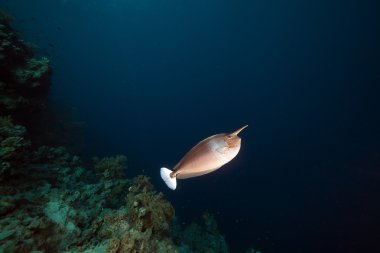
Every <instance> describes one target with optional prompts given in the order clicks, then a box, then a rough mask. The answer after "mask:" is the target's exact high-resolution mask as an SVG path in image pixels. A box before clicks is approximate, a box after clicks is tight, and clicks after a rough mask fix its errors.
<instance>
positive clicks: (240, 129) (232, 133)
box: [227, 125, 248, 135]
mask: <svg viewBox="0 0 380 253" xmlns="http://www.w3.org/2000/svg"><path fill="white" fill-rule="evenodd" d="M247 126H248V125H245V126H243V127H241V128H239V129H238V130H236V131H233V132H231V133H229V134H227V135H238V134H239V133H240V132H241V131H243V129H244V128H246V127H247Z"/></svg>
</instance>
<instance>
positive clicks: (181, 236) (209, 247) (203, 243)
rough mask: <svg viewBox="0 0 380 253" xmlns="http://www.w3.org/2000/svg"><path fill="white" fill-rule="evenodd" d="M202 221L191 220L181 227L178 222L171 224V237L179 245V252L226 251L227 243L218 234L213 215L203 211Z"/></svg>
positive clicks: (203, 252) (207, 252)
mask: <svg viewBox="0 0 380 253" xmlns="http://www.w3.org/2000/svg"><path fill="white" fill-rule="evenodd" d="M202 218H203V223H201V224H198V223H195V222H192V223H191V224H190V225H188V226H186V227H185V228H182V227H181V226H180V225H179V223H178V222H176V223H174V224H173V228H172V229H173V237H174V238H175V241H176V242H177V243H178V244H179V245H180V246H179V251H180V253H192V252H197V253H198V252H199V253H210V252H220V253H228V252H229V250H228V245H227V243H226V241H225V239H224V237H223V236H222V235H221V234H220V232H219V230H218V227H217V223H216V220H215V218H214V216H213V215H211V214H209V213H205V214H203V216H202Z"/></svg>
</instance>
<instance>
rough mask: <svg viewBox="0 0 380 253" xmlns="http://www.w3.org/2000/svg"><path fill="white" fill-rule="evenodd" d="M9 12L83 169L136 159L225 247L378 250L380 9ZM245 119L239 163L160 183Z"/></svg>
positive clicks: (226, 6)
mask: <svg viewBox="0 0 380 253" xmlns="http://www.w3.org/2000/svg"><path fill="white" fill-rule="evenodd" d="M0 7H1V8H2V9H4V10H5V11H7V12H8V13H10V14H11V15H12V16H13V17H14V21H12V24H13V26H14V27H15V28H16V29H17V30H18V31H19V32H20V33H21V34H22V37H23V38H25V40H29V41H32V42H33V43H35V44H36V45H38V51H37V53H38V55H41V56H46V57H48V58H49V59H50V62H51V64H52V68H53V75H52V86H51V88H50V91H49V103H50V104H51V105H52V106H53V107H56V108H66V109H62V110H57V111H61V114H57V115H55V117H56V118H59V120H58V121H59V122H60V124H61V125H62V124H65V120H66V121H67V122H76V123H75V124H76V126H78V125H79V127H77V128H80V130H79V133H78V131H76V133H73V134H72V135H75V134H76V136H75V137H74V138H72V139H73V140H71V141H70V142H69V141H67V142H68V143H67V144H68V146H71V147H72V149H73V150H75V152H76V153H77V154H78V155H80V156H81V157H84V160H85V159H86V157H93V156H112V155H115V154H124V155H126V156H127V159H128V162H127V169H126V174H127V175H131V176H134V175H138V174H145V175H147V176H149V177H150V178H151V182H152V183H153V185H154V187H155V188H156V189H157V190H158V191H161V192H163V193H164V195H165V196H166V198H167V199H168V200H169V201H170V202H171V203H172V205H173V206H174V208H175V210H176V216H178V217H179V219H181V220H182V221H183V222H184V223H186V222H190V221H191V220H193V219H194V217H199V216H200V215H201V214H202V213H203V212H204V211H208V212H210V213H212V214H214V215H215V218H216V220H217V222H218V225H219V228H220V231H221V233H222V234H223V235H224V236H225V239H226V241H227V243H228V245H229V248H230V251H231V252H243V251H244V250H246V249H247V248H249V247H254V248H255V249H256V248H257V249H259V250H261V251H262V252H264V253H269V252H311V253H312V252H321V251H324V252H365V251H367V252H380V246H379V241H380V198H379V194H380V46H379V45H380V3H379V2H378V1H369V0H364V1H353V0H347V1H294V0H290V1H281V0H272V1H253V0H252V1H246V0H241V1H226V0H219V1H216V0H207V1H194V0H193V1H190V0H180V1H173V0H161V1H158V0H139V1H133V0H112V1H110V0H86V1H84V0H83V1H80V0H50V1H43V0H33V1H28V0H0ZM67 114H69V116H68V115H67ZM46 124H47V125H48V124H50V123H49V120H47V121H46ZM67 124H70V123H67ZM245 124H248V125H249V127H248V128H247V129H245V130H244V131H243V132H241V134H240V136H241V138H242V147H241V150H240V153H239V154H238V156H237V157H236V158H235V159H234V160H233V161H232V162H230V163H229V164H227V165H225V166H224V167H223V168H222V169H220V170H218V171H217V172H215V173H211V174H208V175H205V176H202V177H198V178H193V179H189V180H179V181H178V188H177V189H176V190H175V191H171V190H170V189H169V188H167V187H166V185H165V184H164V183H163V181H162V180H161V178H160V175H159V169H160V167H161V166H165V167H168V168H173V167H174V166H175V164H176V163H177V162H178V161H179V159H180V158H181V157H182V156H183V155H184V153H186V152H187V151H188V150H189V149H190V148H191V147H192V146H193V145H195V144H196V143H197V142H198V141H200V140H202V139H203V138H206V137H208V136H210V135H213V134H216V133H222V132H229V131H232V130H235V129H237V128H239V127H241V126H243V125H245ZM74 132H75V131H74ZM67 139H69V137H67ZM67 139H66V140H67ZM52 142H54V141H52Z"/></svg>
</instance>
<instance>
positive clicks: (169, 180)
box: [160, 167, 177, 190]
mask: <svg viewBox="0 0 380 253" xmlns="http://www.w3.org/2000/svg"><path fill="white" fill-rule="evenodd" d="M172 172H173V171H171V170H169V169H168V168H164V167H162V168H161V171H160V174H161V178H162V180H164V182H165V184H166V185H167V186H168V187H169V188H170V189H172V190H175V188H177V178H176V177H171V176H170V175H171V173H172Z"/></svg>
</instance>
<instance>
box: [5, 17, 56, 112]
mask: <svg viewBox="0 0 380 253" xmlns="http://www.w3.org/2000/svg"><path fill="white" fill-rule="evenodd" d="M10 21H11V18H10V17H9V16H8V15H6V14H5V13H4V12H2V11H0V94H1V95H0V113H2V114H15V113H16V111H17V112H18V113H21V112H22V111H24V112H26V111H29V112H30V111H35V110H38V109H39V108H41V107H42V106H44V104H45V103H46V98H47V91H48V88H49V86H50V84H51V73H52V68H51V66H50V63H49V60H48V59H47V58H45V57H42V58H40V59H37V58H33V54H34V53H33V46H31V45H30V44H27V43H25V42H24V41H23V40H22V39H21V38H20V37H19V35H18V34H17V33H16V32H15V31H14V30H13V29H12V27H11V26H10Z"/></svg>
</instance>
